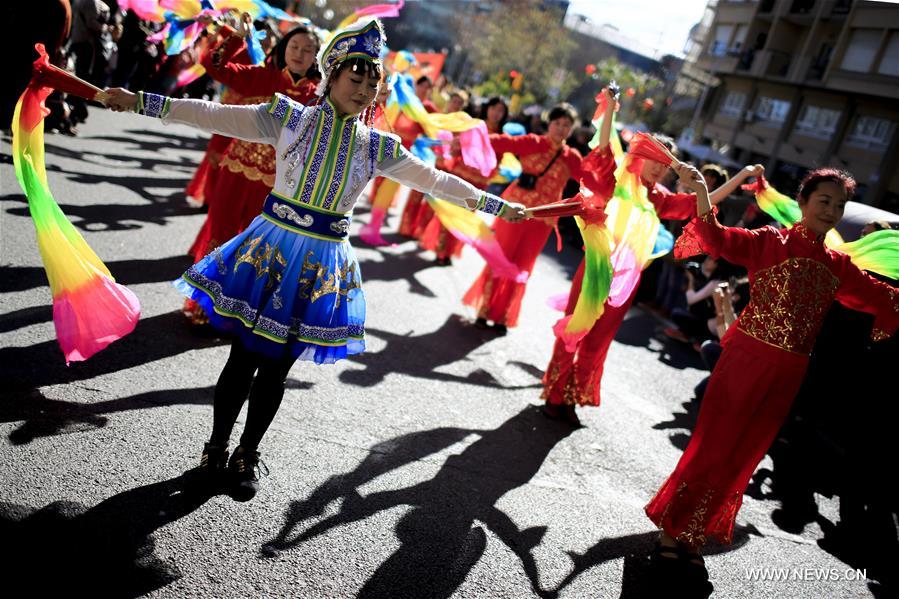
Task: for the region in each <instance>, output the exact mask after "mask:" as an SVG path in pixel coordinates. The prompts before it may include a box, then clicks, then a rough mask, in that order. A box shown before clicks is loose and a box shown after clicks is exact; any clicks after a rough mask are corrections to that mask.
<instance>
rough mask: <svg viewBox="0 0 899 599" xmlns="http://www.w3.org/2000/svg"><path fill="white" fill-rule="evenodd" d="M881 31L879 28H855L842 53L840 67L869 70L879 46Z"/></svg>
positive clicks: (861, 71) (851, 69) (860, 71)
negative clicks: (844, 51)
mask: <svg viewBox="0 0 899 599" xmlns="http://www.w3.org/2000/svg"><path fill="white" fill-rule="evenodd" d="M881 37H882V31H881V30H879V29H855V30H853V31H852V38H851V39H850V40H849V47H847V48H846V54H844V55H843V63H842V64H841V65H840V67H841V68H843V69H845V70H847V71H856V72H858V73H867V72H868V71H870V70H871V65H872V63H873V62H874V56H875V55H876V54H877V49H878V48H880V38H881Z"/></svg>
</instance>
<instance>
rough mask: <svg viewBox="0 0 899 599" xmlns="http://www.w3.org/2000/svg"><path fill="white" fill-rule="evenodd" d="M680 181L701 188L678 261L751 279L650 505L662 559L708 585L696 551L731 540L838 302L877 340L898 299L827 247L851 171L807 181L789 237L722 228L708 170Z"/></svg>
mask: <svg viewBox="0 0 899 599" xmlns="http://www.w3.org/2000/svg"><path fill="white" fill-rule="evenodd" d="M678 174H679V175H680V176H681V178H682V179H683V180H684V181H685V182H686V183H687V184H688V185H689V186H690V187H691V188H692V189H693V190H694V191H695V192H696V195H697V202H696V209H697V215H698V216H696V217H695V218H694V219H693V220H692V221H691V222H690V223H689V224H688V225H687V226H686V227H685V228H684V233H683V235H682V236H681V237H680V238H679V239H678V241H677V244H676V245H675V255H677V256H678V257H681V258H683V257H688V256H692V255H695V254H698V253H707V254H709V255H712V256H715V257H719V256H720V257H723V258H724V259H726V260H728V261H730V262H732V263H734V264H740V265H743V266H745V267H746V268H747V269H748V270H749V280H750V301H749V305H747V306H746V308H745V309H744V310H743V312H742V313H741V314H740V317H739V318H738V320H737V321H736V323H735V325H734V326H732V327H730V329H728V331H727V334H726V335H725V336H724V339H723V340H722V345H723V346H724V352H723V353H722V354H721V358H720V360H719V361H718V364H717V365H716V366H715V369H714V371H713V372H712V376H711V379H710V381H709V385H708V388H707V390H706V392H705V395H704V396H703V400H702V406H701V408H700V411H699V417H698V420H697V422H696V427H695V429H694V431H693V436H692V437H691V439H690V443H689V445H688V446H687V448H686V450H685V451H684V454H683V456H681V459H680V461H679V462H678V464H677V467H676V468H675V469H674V472H673V473H672V474H671V476H670V477H669V478H668V480H667V481H665V483H664V484H663V485H662V487H661V488H660V489H659V491H658V492H657V493H656V495H655V497H654V498H653V499H652V501H650V502H649V504H648V505H647V506H646V514H647V515H648V516H649V518H650V519H651V520H652V521H653V522H654V523H655V524H656V525H657V526H659V528H661V529H662V533H661V538H660V540H659V545H658V546H657V548H656V552H655V554H654V559H655V561H656V562H657V563H658V564H662V565H664V566H670V565H676V564H677V565H681V566H683V567H684V569H685V571H688V572H691V574H690V577H691V578H699V579H700V582H705V578H707V576H708V574H707V573H706V571H705V568H704V566H703V564H702V558H701V557H700V556H699V554H698V550H699V549H700V548H701V547H702V546H703V545H704V544H705V543H706V541H708V540H709V539H716V540H718V541H721V542H724V543H729V542H731V539H732V535H733V527H734V520H735V518H736V515H737V512H738V511H739V509H740V505H741V503H742V498H743V491H744V490H745V489H746V486H747V484H748V483H749V479H750V476H751V475H752V473H753V471H754V470H755V468H756V466H757V465H758V463H759V462H760V461H761V459H762V457H763V456H764V455H765V452H766V451H767V450H768V447H769V446H770V445H771V442H772V441H773V440H774V438H775V436H776V434H777V431H778V430H779V429H780V427H781V425H782V424H783V422H784V420H785V419H786V417H787V414H788V412H789V410H790V404H791V403H792V402H793V398H794V397H795V396H796V393H797V392H798V390H799V386H800V384H801V383H802V379H803V377H804V374H805V370H806V367H807V365H808V355H809V352H810V351H811V349H812V346H813V344H814V342H815V337H816V336H817V334H818V331H819V329H820V327H821V323H822V321H823V319H824V316H825V314H826V313H827V311H828V308H829V307H830V305H831V303H832V302H833V301H834V299H836V300H837V301H839V302H840V303H842V304H844V305H846V306H847V307H849V308H851V309H853V310H859V311H863V312H868V313H871V314H874V315H875V321H874V331H873V333H872V337H873V338H874V339H875V340H877V339H885V338H887V337H889V336H891V335H892V334H893V333H894V332H895V330H896V328H897V327H899V291H897V289H895V288H893V287H891V286H889V285H886V284H884V283H881V282H879V281H877V280H875V279H874V278H872V277H869V276H868V275H866V274H865V273H863V272H862V271H861V270H859V269H858V267H856V266H855V265H854V264H852V262H851V261H850V259H849V257H848V256H847V255H845V254H842V253H840V252H836V251H833V250H830V249H828V248H826V247H825V246H824V236H825V234H826V233H827V232H828V231H829V230H830V229H832V228H833V227H834V226H836V224H837V223H838V222H839V220H840V219H841V218H842V216H843V209H844V207H845V205H846V202H847V200H849V199H850V198H851V197H852V193H853V191H854V189H855V181H854V180H853V179H852V178H851V177H850V176H849V175H848V174H847V173H844V172H842V171H838V170H835V169H818V170H816V171H812V172H811V173H809V174H808V175H807V176H806V177H805V179H804V180H803V182H802V184H801V185H800V188H799V206H800V209H801V210H802V219H801V221H800V222H799V223H797V224H796V225H794V226H793V227H792V228H789V229H781V230H778V229H776V228H774V227H763V228H761V229H755V230H747V229H738V228H732V227H723V226H721V225H720V224H719V223H718V220H717V218H716V215H715V211H714V210H713V209H712V206H711V204H710V202H709V196H708V192H707V191H706V186H705V183H704V181H703V179H702V176H701V175H700V174H699V172H698V171H696V169H694V168H692V167H684V166H681V167H679V172H678ZM694 573H695V577H694ZM705 584H707V583H705Z"/></svg>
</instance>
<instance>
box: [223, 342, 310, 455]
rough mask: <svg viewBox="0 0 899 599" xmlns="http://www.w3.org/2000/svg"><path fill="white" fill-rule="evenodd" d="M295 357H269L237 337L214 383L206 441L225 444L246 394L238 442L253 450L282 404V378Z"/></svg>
mask: <svg viewBox="0 0 899 599" xmlns="http://www.w3.org/2000/svg"><path fill="white" fill-rule="evenodd" d="M295 361H296V358H294V357H293V356H290V355H287V356H285V357H283V358H269V357H268V356H265V355H263V354H260V353H256V352H253V351H250V350H248V349H247V348H246V347H245V346H244V345H243V343H241V342H240V340H239V339H235V340H234V342H233V343H232V344H231V354H230V355H229V356H228V362H227V363H225V367H224V368H223V369H222V374H221V375H219V380H218V383H217V384H216V385H215V404H214V406H213V410H212V436H211V437H210V438H209V443H210V444H212V445H217V446H219V447H225V446H226V445H227V444H228V440H229V439H230V437H231V431H232V430H233V429H234V423H235V422H236V421H237V416H238V414H240V409H241V408H242V407H243V403H244V401H246V399H247V396H248V395H249V398H250V406H249V407H248V408H247V424H246V426H245V427H244V430H243V435H241V437H240V445H241V446H242V447H243V448H244V449H247V450H255V449H256V448H257V447H258V446H259V442H260V441H262V436H263V435H264V434H265V431H267V430H268V427H269V426H270V425H271V423H272V420H274V419H275V414H276V413H277V412H278V408H279V407H280V406H281V399H282V398H283V397H284V381H285V380H286V379H287V373H288V372H290V367H291V366H293V363H294V362H295ZM254 374H255V375H256V378H255V379H254V378H253V375H254Z"/></svg>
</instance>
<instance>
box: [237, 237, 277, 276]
mask: <svg viewBox="0 0 899 599" xmlns="http://www.w3.org/2000/svg"><path fill="white" fill-rule="evenodd" d="M236 255H237V260H236V261H235V262H234V272H235V273H236V272H237V268H238V267H239V266H240V265H241V264H249V265H251V266H252V267H253V268H255V269H256V278H257V279H258V278H260V277H262V276H263V275H268V281H266V288H271V287H274V286H275V284H280V283H281V275H282V272H283V271H284V268H285V267H286V266H287V260H285V259H284V256H282V255H281V250H279V249H278V248H277V247H272V245H271V244H269V243H266V244H265V245H264V246H263V245H262V237H256V238H254V239H247V240H246V241H244V242H243V243H242V244H241V245H240V247H239V248H237V254H236Z"/></svg>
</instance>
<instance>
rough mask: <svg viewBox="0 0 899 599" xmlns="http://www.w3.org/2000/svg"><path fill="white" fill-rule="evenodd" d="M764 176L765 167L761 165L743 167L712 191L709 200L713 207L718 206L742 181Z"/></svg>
mask: <svg viewBox="0 0 899 599" xmlns="http://www.w3.org/2000/svg"><path fill="white" fill-rule="evenodd" d="M764 174H765V167H764V166H762V165H761V164H752V165H747V166H744V167H743V168H742V169H741V170H740V172H739V173H737V174H736V175H734V176H733V177H731V178H730V179H728V180H727V181H725V182H724V184H723V185H722V186H721V187H719V188H718V189H716V190H714V191H713V192H712V193H711V194H710V195H709V200H710V201H711V202H712V205H713V206H715V205H717V204H720V203H721V202H723V201H724V200H725V199H727V196H729V195H730V194H732V193H733V192H734V191H736V190H737V187H739V186H740V184H741V183H743V181H745V180H746V179H748V178H749V177H761V176H762V175H764Z"/></svg>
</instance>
